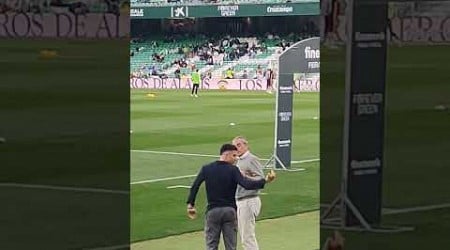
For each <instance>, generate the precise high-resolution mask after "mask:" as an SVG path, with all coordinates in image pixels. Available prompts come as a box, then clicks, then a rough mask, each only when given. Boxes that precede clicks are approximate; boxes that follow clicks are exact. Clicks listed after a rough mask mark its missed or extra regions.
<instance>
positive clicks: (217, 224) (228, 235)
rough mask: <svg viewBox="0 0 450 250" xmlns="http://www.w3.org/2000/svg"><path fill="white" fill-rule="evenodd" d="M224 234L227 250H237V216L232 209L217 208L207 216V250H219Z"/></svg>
mask: <svg viewBox="0 0 450 250" xmlns="http://www.w3.org/2000/svg"><path fill="white" fill-rule="evenodd" d="M220 233H222V237H223V241H224V243H225V249H226V250H236V246H237V214H236V210H235V209H234V208H232V207H216V208H213V209H211V210H209V211H208V212H207V213H206V216H205V240H206V250H217V249H218V248H219V240H220Z"/></svg>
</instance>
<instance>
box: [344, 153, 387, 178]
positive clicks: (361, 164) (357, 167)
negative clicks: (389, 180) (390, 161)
mask: <svg viewBox="0 0 450 250" xmlns="http://www.w3.org/2000/svg"><path fill="white" fill-rule="evenodd" d="M350 167H351V168H352V170H353V171H352V173H353V175H368V174H377V173H378V171H379V168H380V167H381V160H380V159H379V158H378V157H377V158H375V159H373V160H365V161H356V160H352V161H351V163H350Z"/></svg>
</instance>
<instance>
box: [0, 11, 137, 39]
mask: <svg viewBox="0 0 450 250" xmlns="http://www.w3.org/2000/svg"><path fill="white" fill-rule="evenodd" d="M129 33H130V22H129V17H127V16H126V15H115V14H111V13H88V14H81V15H75V14H72V13H44V14H42V13H40V14H35V13H3V14H0V37H52V38H120V37H127V36H128V35H129Z"/></svg>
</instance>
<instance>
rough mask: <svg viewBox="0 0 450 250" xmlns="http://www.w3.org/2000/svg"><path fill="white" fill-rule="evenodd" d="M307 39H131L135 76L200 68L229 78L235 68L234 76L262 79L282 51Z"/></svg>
mask: <svg viewBox="0 0 450 250" xmlns="http://www.w3.org/2000/svg"><path fill="white" fill-rule="evenodd" d="M305 38H307V37H301V36H299V35H294V34H291V35H289V36H287V37H279V36H276V35H273V34H266V36H264V37H231V36H223V37H220V38H217V37H216V38H211V37H208V38H207V37H206V36H203V35H197V36H195V37H186V36H184V37H159V38H152V39H143V38H136V39H132V41H131V47H130V48H131V51H130V58H131V60H130V71H131V74H132V75H134V76H149V75H153V76H160V77H162V78H165V77H181V76H183V75H189V74H190V73H191V71H192V70H193V69H199V72H200V73H201V74H203V75H207V74H210V76H212V77H225V72H226V71H227V70H229V69H231V70H232V71H233V73H234V78H258V77H261V75H262V74H263V72H264V71H265V70H266V69H267V68H268V67H270V62H271V61H273V60H275V59H276V57H277V55H278V54H279V53H281V52H282V51H283V50H284V49H286V48H287V47H289V46H290V45H291V44H292V43H293V42H296V41H300V40H302V39H305Z"/></svg>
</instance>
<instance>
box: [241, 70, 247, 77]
mask: <svg viewBox="0 0 450 250" xmlns="http://www.w3.org/2000/svg"><path fill="white" fill-rule="evenodd" d="M241 78H242V79H247V78H248V73H247V70H245V69H244V72H242V77H241Z"/></svg>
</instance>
